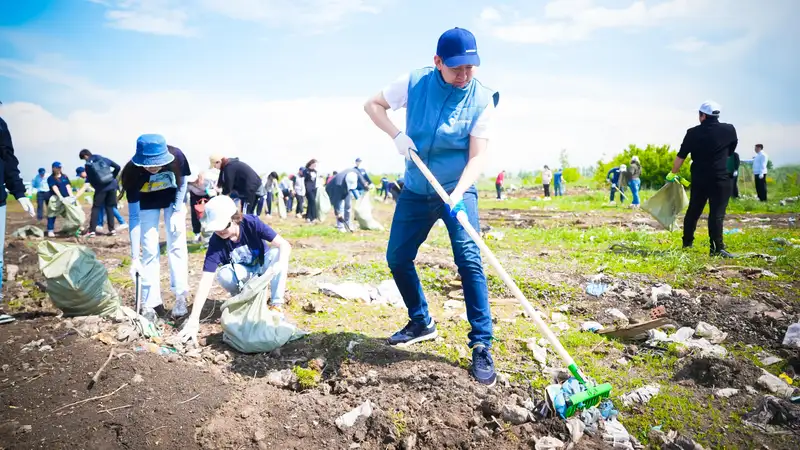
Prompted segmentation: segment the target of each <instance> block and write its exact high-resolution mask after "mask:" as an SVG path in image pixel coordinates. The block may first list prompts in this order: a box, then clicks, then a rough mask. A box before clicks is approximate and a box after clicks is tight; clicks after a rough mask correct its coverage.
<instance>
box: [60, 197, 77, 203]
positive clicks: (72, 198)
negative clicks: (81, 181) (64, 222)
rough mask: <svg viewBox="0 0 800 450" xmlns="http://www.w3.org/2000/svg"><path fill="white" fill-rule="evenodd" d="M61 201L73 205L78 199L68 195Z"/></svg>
mask: <svg viewBox="0 0 800 450" xmlns="http://www.w3.org/2000/svg"><path fill="white" fill-rule="evenodd" d="M63 202H64V203H69V204H70V205H74V204H76V203H77V202H78V199H76V198H75V197H73V196H71V195H70V196H69V197H64V200H63Z"/></svg>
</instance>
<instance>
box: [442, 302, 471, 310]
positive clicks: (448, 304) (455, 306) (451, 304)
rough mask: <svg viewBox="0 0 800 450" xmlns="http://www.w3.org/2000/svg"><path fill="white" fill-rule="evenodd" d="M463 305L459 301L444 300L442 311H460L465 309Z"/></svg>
mask: <svg viewBox="0 0 800 450" xmlns="http://www.w3.org/2000/svg"><path fill="white" fill-rule="evenodd" d="M465 305H466V304H465V303H464V302H462V301H460V300H445V302H444V309H461V308H464V307H465Z"/></svg>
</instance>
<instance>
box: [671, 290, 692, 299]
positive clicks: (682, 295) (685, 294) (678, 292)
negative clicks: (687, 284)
mask: <svg viewBox="0 0 800 450" xmlns="http://www.w3.org/2000/svg"><path fill="white" fill-rule="evenodd" d="M672 295H674V296H676V297H680V298H689V291H687V290H686V289H673V290H672Z"/></svg>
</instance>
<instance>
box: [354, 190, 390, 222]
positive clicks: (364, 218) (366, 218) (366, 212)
mask: <svg viewBox="0 0 800 450" xmlns="http://www.w3.org/2000/svg"><path fill="white" fill-rule="evenodd" d="M353 209H354V210H355V215H356V221H358V226H359V227H360V228H361V229H362V230H375V231H383V230H384V228H383V225H381V224H380V222H378V221H377V220H375V218H374V217H372V202H371V199H370V195H369V192H367V193H366V194H364V195H363V196H362V197H361V198H359V199H358V200H356V206H355V208H353Z"/></svg>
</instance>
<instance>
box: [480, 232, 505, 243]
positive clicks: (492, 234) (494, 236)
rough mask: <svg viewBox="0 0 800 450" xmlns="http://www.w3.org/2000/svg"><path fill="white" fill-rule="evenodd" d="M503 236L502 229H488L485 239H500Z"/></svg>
mask: <svg viewBox="0 0 800 450" xmlns="http://www.w3.org/2000/svg"><path fill="white" fill-rule="evenodd" d="M505 237H506V235H505V233H503V232H502V231H490V232H488V233H486V235H485V239H486V240H487V241H492V240H494V241H502V240H503V238H505Z"/></svg>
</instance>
